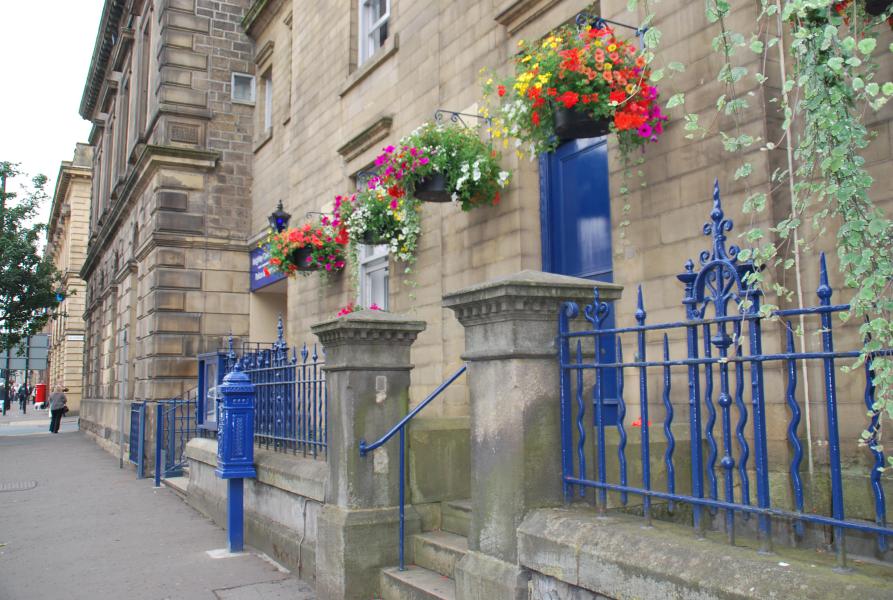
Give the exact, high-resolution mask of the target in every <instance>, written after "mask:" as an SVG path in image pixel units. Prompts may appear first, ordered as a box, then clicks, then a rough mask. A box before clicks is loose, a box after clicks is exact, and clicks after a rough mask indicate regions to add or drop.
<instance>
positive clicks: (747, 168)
mask: <svg viewBox="0 0 893 600" xmlns="http://www.w3.org/2000/svg"><path fill="white" fill-rule="evenodd" d="M752 172H753V165H752V164H750V163H744V164H743V165H741V166H740V167H738V169H737V170H736V171H735V180H736V181H737V180H739V179H742V178H744V177H747V176H748V175H750V174H751V173H752Z"/></svg>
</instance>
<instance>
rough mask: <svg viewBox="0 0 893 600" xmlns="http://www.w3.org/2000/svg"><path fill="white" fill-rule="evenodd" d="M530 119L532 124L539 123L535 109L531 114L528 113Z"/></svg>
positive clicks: (538, 116)
mask: <svg viewBox="0 0 893 600" xmlns="http://www.w3.org/2000/svg"><path fill="white" fill-rule="evenodd" d="M530 120H531V122H533V124H534V125H539V124H540V114H539V113H538V112H536V111H533V114H532V115H530Z"/></svg>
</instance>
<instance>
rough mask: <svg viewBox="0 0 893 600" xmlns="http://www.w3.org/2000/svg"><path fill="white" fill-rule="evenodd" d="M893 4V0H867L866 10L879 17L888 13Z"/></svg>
mask: <svg viewBox="0 0 893 600" xmlns="http://www.w3.org/2000/svg"><path fill="white" fill-rule="evenodd" d="M891 4H893V0H865V12H867V13H868V14H870V15H871V16H873V17H879V16H881V15H884V14H886V13H887V9H888V8H890V5H891Z"/></svg>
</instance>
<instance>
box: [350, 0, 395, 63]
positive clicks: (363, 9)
mask: <svg viewBox="0 0 893 600" xmlns="http://www.w3.org/2000/svg"><path fill="white" fill-rule="evenodd" d="M378 1H379V0H357V6H358V10H357V33H358V36H357V38H358V47H357V66H361V65H362V64H363V63H365V62H366V61H367V60H369V59H370V58H372V57H373V56H374V55H375V53H376V52H378V50H380V49H381V48H382V47H383V46H384V41H382V42H380V43H379V42H378V41H375V38H374V37H373V34H374V33H376V32H378V31H380V30H381V28H382V27H387V26H388V24H389V23H390V19H391V0H384V1H385V11H384V14H383V15H381V16H380V17H379V18H378V20H376V21H375V22H374V23H373V22H372V10H373V6H372V3H373V2H378ZM389 37H390V32H389V33H388V35H386V36H385V40H387V39H388V38H389Z"/></svg>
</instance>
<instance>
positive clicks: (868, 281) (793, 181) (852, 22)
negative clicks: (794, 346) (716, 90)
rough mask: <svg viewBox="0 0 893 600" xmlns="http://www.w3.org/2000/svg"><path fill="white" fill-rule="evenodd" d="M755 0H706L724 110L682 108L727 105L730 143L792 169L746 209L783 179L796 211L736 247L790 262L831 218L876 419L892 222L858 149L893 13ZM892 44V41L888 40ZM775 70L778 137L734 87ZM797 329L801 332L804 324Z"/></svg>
mask: <svg viewBox="0 0 893 600" xmlns="http://www.w3.org/2000/svg"><path fill="white" fill-rule="evenodd" d="M636 4H643V5H644V6H645V9H646V11H649V12H650V11H651V7H650V3H649V2H647V1H645V2H642V3H637V2H635V0H631V1H630V5H631V7H634V6H636ZM760 8H761V10H760V12H759V13H758V14H757V17H756V19H755V21H754V22H753V28H752V30H751V31H743V32H735V31H731V30H729V29H728V27H727V16H728V14H729V12H730V10H731V4H730V3H729V2H727V1H725V0H706V7H705V11H706V16H707V19H708V21H709V22H710V23H714V24H715V26H714V27H715V29H716V35H715V37H714V39H713V47H714V49H715V50H716V51H718V52H720V53H721V54H722V56H723V59H724V60H723V64H722V65H721V66H720V68H719V70H718V72H717V80H718V81H719V82H720V83H722V84H723V87H724V90H723V92H722V94H721V95H720V97H719V98H718V99H717V102H716V112H717V117H714V118H706V117H704V115H698V114H688V115H686V116H685V127H684V130H685V131H686V137H687V138H689V139H693V138H694V137H695V136H697V135H701V136H706V135H707V134H708V133H716V132H717V131H716V130H715V129H713V128H715V127H717V126H718V124H719V123H723V121H721V120H720V119H719V118H718V117H719V115H723V116H726V117H731V123H732V126H731V127H728V128H724V129H719V130H718V133H719V135H720V137H721V139H722V142H723V147H724V149H725V150H726V151H727V152H729V153H745V152H749V151H751V150H753V149H754V148H755V147H759V148H760V149H761V150H763V151H768V150H774V149H776V148H784V150H785V152H786V153H787V156H788V168H787V169H776V171H775V172H774V173H773V174H772V177H771V181H770V185H769V186H768V188H767V187H765V186H761V189H760V190H751V189H750V188H749V187H746V189H745V191H746V200H745V202H744V211H745V212H746V213H751V214H752V215H754V217H753V219H754V220H761V219H763V218H765V217H762V216H760V215H759V213H764V212H765V211H766V209H767V197H768V195H767V189H768V190H771V191H773V192H774V191H777V190H779V189H785V188H786V189H787V191H788V192H789V195H790V196H791V205H790V213H789V214H788V215H787V216H786V217H784V218H782V219H781V220H779V222H778V223H777V224H776V225H775V226H774V227H771V228H768V229H764V228H759V227H755V228H752V229H751V230H750V231H747V232H745V233H744V234H743V237H744V239H745V240H746V241H747V242H748V244H749V246H750V247H747V248H745V249H743V250H742V252H741V255H740V257H741V258H742V259H744V260H753V261H754V262H755V263H756V264H757V265H758V266H761V267H762V266H771V267H774V268H777V269H781V270H786V269H791V268H794V267H795V265H796V262H797V260H796V259H797V257H798V256H799V254H800V253H802V252H803V251H804V250H806V249H807V248H808V243H807V242H806V240H805V233H806V231H805V229H804V228H805V226H811V228H812V231H813V233H814V235H818V236H821V235H824V234H825V233H826V232H827V230H828V229H835V228H836V234H837V253H838V257H839V259H840V266H841V272H842V273H843V275H844V281H845V284H846V285H847V286H848V287H849V288H851V289H852V290H853V292H854V296H853V300H852V302H851V304H852V310H851V311H849V313H848V314H847V315H845V317H846V318H849V319H853V318H855V319H859V320H860V321H864V324H863V325H862V326H861V328H860V332H861V334H862V336H863V340H864V345H863V347H862V349H861V355H860V357H859V360H858V361H857V363H856V364H855V365H850V366H849V367H848V368H852V367H855V366H859V365H863V364H865V363H866V362H867V363H869V364H870V367H871V369H872V370H873V372H874V377H875V386H876V403H875V406H874V407H873V409H872V411H871V412H870V413H869V415H868V416H869V419H872V418H874V417H876V416H880V417H884V416H885V417H886V418H887V419H890V418H893V360H891V359H890V358H889V357H887V356H882V355H880V354H878V351H879V350H881V349H883V348H891V347H893V256H891V254H893V253H891V249H893V222H891V220H890V219H889V218H888V217H887V216H886V215H884V214H883V212H882V211H881V210H880V209H879V208H878V207H877V206H876V205H875V204H874V203H873V202H872V201H871V199H870V197H869V192H870V189H871V186H872V178H871V176H870V175H869V174H868V172H867V171H866V169H865V160H864V158H863V157H862V156H861V154H862V153H863V152H864V150H865V149H866V147H867V146H868V144H869V142H870V139H871V136H870V134H869V132H868V130H867V129H866V127H865V118H866V110H865V109H866V108H872V109H875V110H877V109H879V108H880V107H881V106H883V105H884V104H885V103H886V102H887V101H888V100H889V97H890V96H893V82H890V81H878V80H877V78H876V75H877V64H878V58H879V56H878V51H879V50H878V43H877V29H878V27H879V26H884V27H886V26H887V25H886V23H885V21H886V19H887V17H888V16H889V14H888V15H884V16H881V17H872V16H870V15H867V14H866V13H865V11H864V2H861V1H855V2H852V1H847V0H843V1H841V0H761V4H760ZM652 28H653V26H652ZM782 40H784V43H782ZM741 48H746V49H747V50H748V51H749V53H750V54H751V56H752V55H753V54H756V55H758V56H759V57H760V60H759V61H758V62H757V63H755V64H759V65H760V67H761V68H762V71H761V72H751V71H752V69H751V68H749V67H748V66H747V65H748V63H749V61H748V60H742V58H743V57H741V56H737V54H738V51H739V50H740V49H741ZM889 51H890V52H893V45H890V47H889ZM768 70H774V71H775V73H774V74H775V75H776V76H777V77H776V78H775V79H774V80H775V81H780V82H781V88H780V90H778V89H776V88H777V86H778V84H772V85H773V86H774V87H768V86H767V87H766V88H765V91H764V93H765V94H766V95H767V97H769V102H770V103H773V104H775V105H777V106H778V108H779V112H780V114H782V115H783V116H784V121H783V123H782V127H781V129H782V135H781V136H780V138H779V139H778V140H773V141H764V140H762V139H758V138H754V137H752V136H751V135H748V134H746V133H745V132H744V131H742V123H744V122H745V121H744V117H743V114H742V113H743V110H744V109H746V107H747V96H748V94H745V93H742V92H741V90H740V89H739V86H741V85H743V84H744V82H745V81H746V80H747V79H748V78H749V77H753V78H754V79H753V80H755V81H757V82H758V83H759V84H760V85H766V84H767V83H768V82H770V81H771V80H772V78H771V77H770V75H771V74H772V73H769V72H767V71H768ZM750 95H753V93H751V94H750ZM684 100H685V99H684V96H683V95H682V94H679V93H677V94H675V95H673V96H672V97H671V99H670V103H668V106H670V104H671V103H672V105H673V106H681V105H684ZM699 117H701V118H699ZM702 122H704V123H706V124H704V125H702ZM725 122H728V121H725ZM751 171H752V166H751V162H750V161H749V160H747V159H744V160H742V162H741V164H740V166H739V167H738V168H737V169H736V171H735V178H736V179H738V180H741V181H742V182H743V183H744V184H745V186H748V185H749V183H748V180H749V176H750V174H751ZM760 183H761V184H762V183H763V182H760ZM766 276H767V273H766V272H764V271H757V272H755V273H753V274H751V275H750V276H749V280H750V281H751V282H752V283H753V284H754V285H757V286H761V287H765V288H769V289H767V290H766V291H767V292H768V291H770V290H771V291H772V292H773V293H774V294H775V296H776V297H778V298H779V299H784V300H791V299H792V298H793V296H794V290H790V289H788V288H787V287H785V286H784V285H781V284H779V283H774V284H773V285H772V286H769V285H768V284H767V280H766ZM795 278H796V279H797V280H798V290H797V292H798V295H799V294H801V293H802V288H800V287H799V272H795ZM774 308H775V306H774V305H772V304H771V303H768V302H767V303H766V304H765V305H764V306H763V307H762V310H763V314H767V315H768V314H769V313H770V312H771V310H773V309H774ZM797 335H798V336H800V337H802V336H803V331H802V330H801V328H800V327H798V328H797ZM881 422H882V423H883V422H884V421H883V420H882V421H881ZM861 439H862V443H864V444H866V445H869V446H871V447H873V448H878V447H880V439H881V426H880V425H878V426H876V427H875V426H872V427H870V430H867V431H865V432H864V433H863V434H862V438H861ZM891 463H893V458H891Z"/></svg>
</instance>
